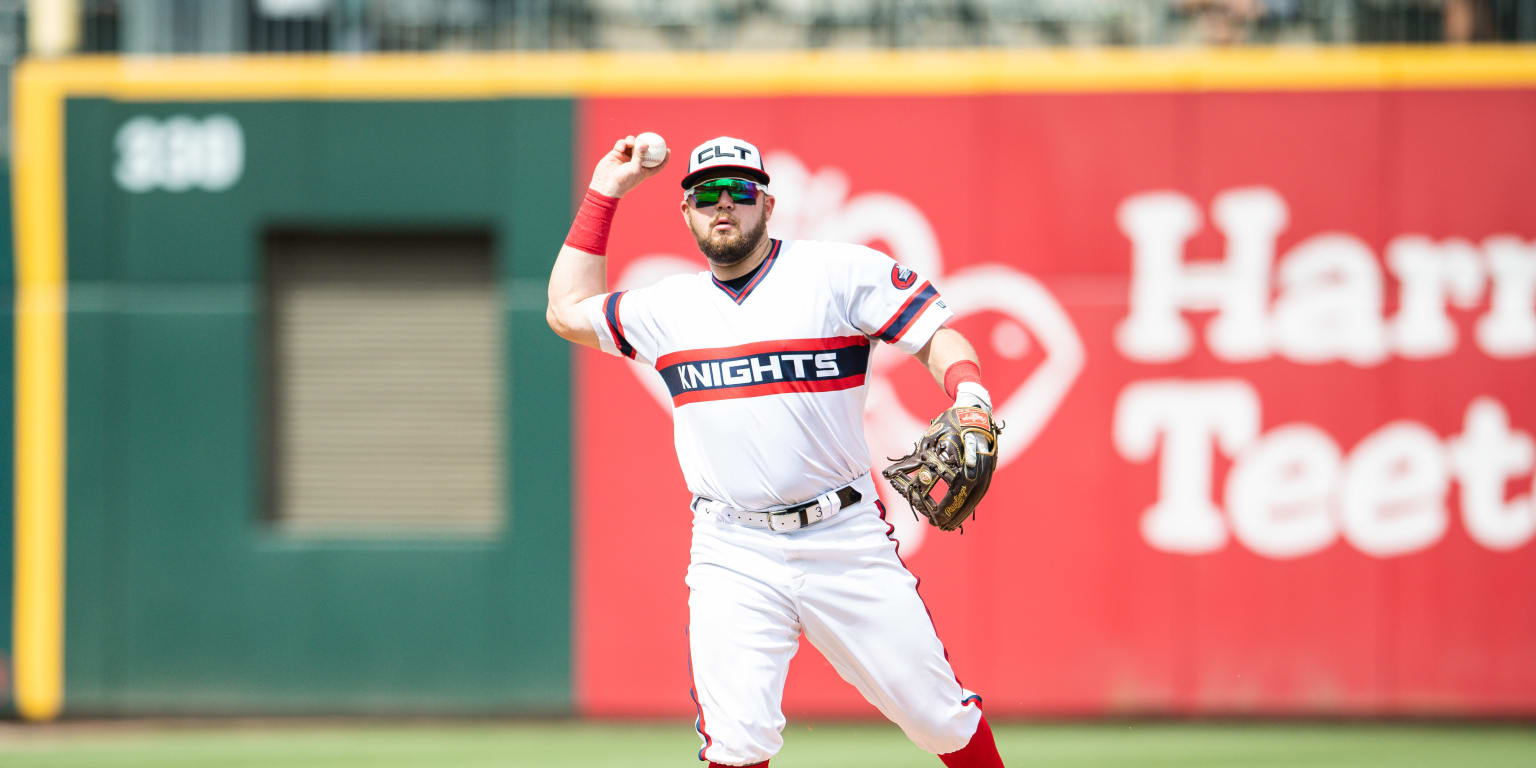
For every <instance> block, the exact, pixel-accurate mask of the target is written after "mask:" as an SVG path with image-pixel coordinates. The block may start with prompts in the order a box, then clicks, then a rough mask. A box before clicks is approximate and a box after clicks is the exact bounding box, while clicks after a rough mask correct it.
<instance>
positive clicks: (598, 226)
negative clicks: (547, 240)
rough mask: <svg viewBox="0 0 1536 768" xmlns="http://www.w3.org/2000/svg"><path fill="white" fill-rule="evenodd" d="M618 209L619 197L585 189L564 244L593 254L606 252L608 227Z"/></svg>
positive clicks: (597, 254)
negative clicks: (585, 192) (585, 191)
mask: <svg viewBox="0 0 1536 768" xmlns="http://www.w3.org/2000/svg"><path fill="white" fill-rule="evenodd" d="M618 209H619V199H618V198H617V197H609V196H607V195H605V194H603V193H601V192H597V191H594V190H592V189H591V188H588V189H587V194H586V195H584V196H583V197H582V198H581V207H580V208H577V209H576V220H575V221H573V222H571V231H570V233H569V234H567V235H566V236H565V244H566V245H569V246H570V247H572V248H575V249H576V250H578V251H586V252H587V253H590V254H592V255H594V256H602V255H603V254H605V253H607V252H608V228H609V227H610V226H612V225H613V213H614V211H617V210H618Z"/></svg>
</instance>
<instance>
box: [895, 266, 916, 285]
mask: <svg viewBox="0 0 1536 768" xmlns="http://www.w3.org/2000/svg"><path fill="white" fill-rule="evenodd" d="M915 282H917V273H916V272H913V271H912V270H910V269H907V268H906V267H903V266H902V265H900V264H897V265H896V266H894V267H891V285H894V286H896V289H897V290H900V291H905V290H906V289H908V288H911V287H912V284H913V283H915Z"/></svg>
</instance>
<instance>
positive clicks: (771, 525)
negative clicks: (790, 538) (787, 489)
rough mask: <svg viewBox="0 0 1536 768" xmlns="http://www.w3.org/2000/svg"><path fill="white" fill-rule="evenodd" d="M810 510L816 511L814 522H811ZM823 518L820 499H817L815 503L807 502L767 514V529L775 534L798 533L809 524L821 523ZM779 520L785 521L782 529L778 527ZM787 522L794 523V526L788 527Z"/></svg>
mask: <svg viewBox="0 0 1536 768" xmlns="http://www.w3.org/2000/svg"><path fill="white" fill-rule="evenodd" d="M812 509H815V510H816V519H815V520H812V519H811V516H810V511H811V510H812ZM823 517H824V515H822V514H821V499H817V500H815V501H808V502H806V503H804V504H797V505H795V506H793V507H790V508H788V509H782V510H779V511H778V512H769V513H768V529H769V530H772V531H775V532H787V531H798V530H800V529H801V528H805V527H807V526H809V525H810V524H811V523H819V522H821V521H822V519H823ZM779 520H784V521H785V525H784V526H783V527H780V526H779V525H778V521H779ZM789 521H794V525H792V526H791V525H789V524H788V523H789Z"/></svg>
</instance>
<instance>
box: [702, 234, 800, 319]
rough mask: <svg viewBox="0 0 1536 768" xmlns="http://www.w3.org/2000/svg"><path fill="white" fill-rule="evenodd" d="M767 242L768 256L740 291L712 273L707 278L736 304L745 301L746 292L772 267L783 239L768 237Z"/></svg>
mask: <svg viewBox="0 0 1536 768" xmlns="http://www.w3.org/2000/svg"><path fill="white" fill-rule="evenodd" d="M768 243H769V246H768V258H765V259H763V265H762V266H761V267H758V269H757V274H756V275H755V276H753V278H752V280H751V282H748V283H747V284H746V285H743V286H742V287H741V290H740V291H737V290H734V289H732V288H731V287H730V286H729V285H726V284H725V283H722V282H720V279H719V278H717V277H715V276H714V275H710V276H709V279H710V280H711V281H712V282H714V284H715V287H716V288H719V289H720V290H722V291H724V292H725V295H726V296H728V297H730V299H731V301H734V302H736V303H737V304H740V303H742V302H743V301H746V300H747V294H750V293H751V292H752V291H753V289H755V288H757V286H758V284H760V283H762V282H763V276H764V275H766V274H768V270H770V269H773V263H774V262H775V261H777V260H778V258H779V248H780V246H782V245H784V241H782V240H778V239H774V238H769V240H768Z"/></svg>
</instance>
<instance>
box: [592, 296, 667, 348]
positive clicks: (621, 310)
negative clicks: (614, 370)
mask: <svg viewBox="0 0 1536 768" xmlns="http://www.w3.org/2000/svg"><path fill="white" fill-rule="evenodd" d="M651 293H652V291H649V290H646V289H643V288H642V289H636V290H630V291H614V292H613V293H600V294H598V295H596V296H592V297H590V298H586V299H583V300H582V301H581V304H580V306H581V308H582V311H583V313H584V314H585V315H586V317H587V322H588V323H590V324H591V325H592V330H594V331H596V332H597V340H598V343H599V345H600V346H601V347H602V349H603V351H604V352H607V353H608V354H610V355H618V356H619V357H627V358H629V359H631V360H639V361H640V362H642V363H645V364H647V365H651V364H653V363H652V361H654V360H655V359H656V349H657V337H658V331H657V326H656V318H655V316H654V314H653V313H652V312H651V311H650V308H651V305H652V301H653V297H652V296H651Z"/></svg>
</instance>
